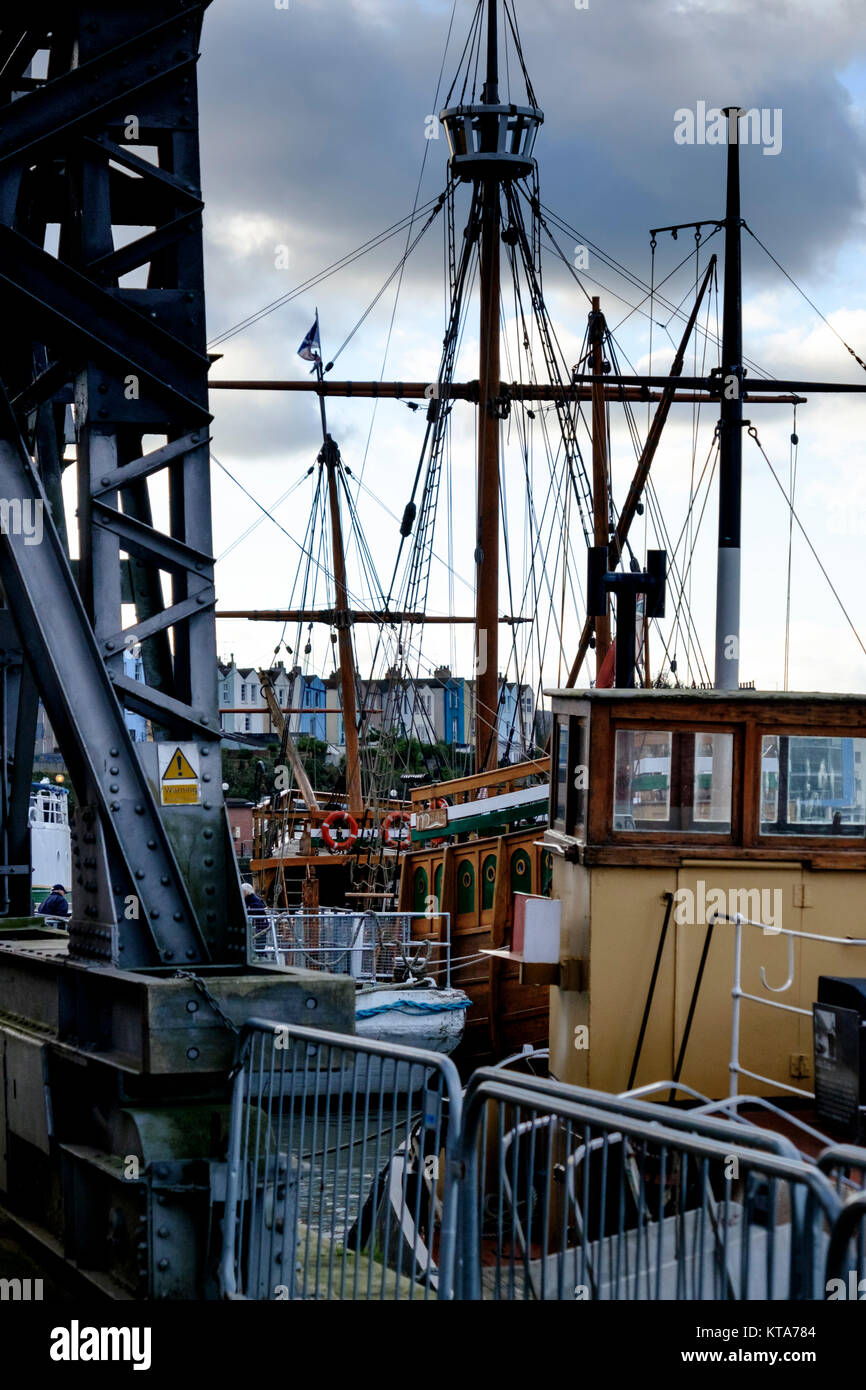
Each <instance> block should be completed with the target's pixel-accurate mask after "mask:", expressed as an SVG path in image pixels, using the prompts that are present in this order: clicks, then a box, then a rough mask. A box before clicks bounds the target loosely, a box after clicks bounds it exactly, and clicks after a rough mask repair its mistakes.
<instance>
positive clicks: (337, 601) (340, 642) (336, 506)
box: [315, 357, 364, 816]
mask: <svg viewBox="0 0 866 1390" xmlns="http://www.w3.org/2000/svg"><path fill="white" fill-rule="evenodd" d="M315 368H316V376H317V377H318V380H319V384H320V385H321V383H322V381H323V379H324V370H323V367H322V359H321V357H319V358H318V359H317V361H316V363H315ZM319 408H320V411H321V415H322V452H321V453H320V454H319V461H320V463H322V464H323V465H324V467H325V468H326V469H327V470H328V506H329V508H330V513H331V554H332V557H333V565H334V610H335V612H334V618H335V623H336V628H337V651H338V653H339V658H340V690H341V694H342V706H343V710H342V713H343V730H344V733H345V738H346V803H347V805H348V807H349V813H350V815H352V816H360V815H362V814H363V811H364V794H363V788H362V785H361V755H360V750H359V747H358V703H357V700H356V698H355V652H354V647H353V645H352V614H351V609H350V608H349V586H348V582H347V579H346V550H345V546H344V544H343V523H342V519H341V516H340V490H339V483H340V479H339V476H338V474H339V469H340V467H341V464H340V451H339V449H338V447H337V445H336V443H335V441H334V440H333V439H332V438H331V435H330V433H329V431H328V417H327V413H326V411H325V398H324V396H322V395H320V396H319Z"/></svg>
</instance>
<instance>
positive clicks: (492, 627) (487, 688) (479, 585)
mask: <svg viewBox="0 0 866 1390" xmlns="http://www.w3.org/2000/svg"><path fill="white" fill-rule="evenodd" d="M481 101H482V104H483V105H485V106H496V105H498V103H499V49H498V14H497V0H488V5H487V80H486V82H485V84H484V90H483V92H482V95H481ZM498 129H499V127H498V116H494V115H491V117H490V120H489V122H486V121H485V128H484V130H483V131H482V149H484V150H486V151H490V152H494V151H496V149H497V147H498ZM494 171H495V172H494ZM500 177H501V175H500V172H499V170H498V168H497V166H496V165H495V164H493V166H492V168H491V172H490V173H489V174H488V175H486V176H482V177H481V178H480V180H479V182H480V192H481V275H480V281H481V324H480V337H481V351H480V360H479V366H478V384H479V390H478V527H477V540H476V551H475V617H476V634H475V644H476V681H475V768H476V771H477V772H485V771H486V770H487V769H488V768H495V767H496V766H497V765H498V762H499V738H498V723H499V720H498V708H499V419H498V414H497V407H496V402H497V399H498V397H499V394H500V363H499V346H500V345H499V287H500V226H499V218H500V211H499V206H500V204H499V185H500Z"/></svg>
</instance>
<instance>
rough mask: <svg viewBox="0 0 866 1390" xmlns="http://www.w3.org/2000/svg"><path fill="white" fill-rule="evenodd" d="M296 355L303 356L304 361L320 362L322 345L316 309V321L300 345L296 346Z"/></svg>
mask: <svg viewBox="0 0 866 1390" xmlns="http://www.w3.org/2000/svg"><path fill="white" fill-rule="evenodd" d="M298 356H299V357H303V359H304V361H305V362H321V360H322V345H321V343H320V342H319V311H318V309H317V310H316V321H315V323H314V324H313V326H312V328H311V329H310V331H309V333H308V334H307V336H306V338H305V339H304V341H303V342H302V343H301V346H300V347H299V348H298Z"/></svg>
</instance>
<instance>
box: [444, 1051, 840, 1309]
mask: <svg viewBox="0 0 866 1390" xmlns="http://www.w3.org/2000/svg"><path fill="white" fill-rule="evenodd" d="M525 1080H526V1084H525V1085H515V1084H514V1082H513V1079H511V1078H509V1080H508V1081H505V1080H503V1079H502V1077H501V1074H499V1075H497V1074H495V1073H494V1074H492V1075H488V1076H485V1077H482V1078H476V1080H475V1081H474V1083H473V1084H472V1085H471V1087H470V1089H469V1091H468V1093H467V1096H466V1099H465V1104H464V1114H463V1147H462V1160H463V1165H464V1170H465V1177H464V1180H463V1182H462V1183H461V1209H460V1257H459V1282H458V1287H459V1294H460V1297H462V1298H466V1299H472V1300H480V1299H541V1300H546V1299H566V1300H573V1299H652V1300H659V1299H679V1300H687V1299H722V1300H727V1299H773V1298H782V1299H812V1298H822V1297H823V1296H824V1289H823V1266H824V1258H825V1255H826V1248H827V1244H828V1241H829V1235H830V1231H831V1229H832V1227H833V1224H834V1222H835V1220H836V1218H837V1216H838V1213H839V1210H840V1203H839V1199H838V1197H837V1196H836V1194H835V1192H834V1190H833V1186H832V1184H831V1183H830V1182H829V1181H828V1179H827V1178H826V1177H824V1175H823V1174H821V1173H819V1172H818V1171H817V1170H816V1169H815V1168H814V1167H809V1166H808V1165H806V1164H804V1163H802V1162H801V1161H800V1160H799V1159H796V1158H793V1157H789V1156H787V1154H786V1153H784V1152H780V1151H778V1149H779V1146H778V1144H777V1142H776V1141H777V1140H778V1138H779V1136H773V1137H772V1138H770V1137H761V1138H760V1139H756V1138H755V1132H754V1131H752V1130H748V1131H747V1130H746V1129H745V1127H741V1126H739V1125H738V1124H736V1123H731V1122H728V1121H722V1120H718V1119H714V1118H710V1117H706V1116H704V1117H700V1118H699V1119H698V1120H697V1121H696V1122H692V1121H691V1120H690V1118H689V1116H687V1115H685V1116H682V1115H681V1116H679V1118H678V1120H677V1121H676V1125H675V1123H674V1118H673V1116H672V1115H671V1113H670V1112H669V1111H665V1110H662V1109H661V1107H654V1106H649V1105H646V1104H645V1103H642V1102H623V1101H621V1100H619V1099H618V1098H615V1097H602V1096H598V1095H596V1094H595V1093H589V1092H584V1093H583V1094H582V1095H580V1094H578V1095H577V1097H576V1098H566V1096H565V1091H566V1090H567V1091H569V1092H570V1090H571V1088H564V1089H563V1090H557V1088H556V1083H553V1085H552V1086H549V1087H546V1088H543V1089H539V1088H538V1087H537V1085H536V1084H535V1083H533V1082H532V1080H531V1078H530V1079H525ZM647 1112H651V1113H650V1114H648V1113H647ZM669 1121H670V1123H668V1122H669ZM783 1142H787V1141H783ZM773 1149H776V1150H777V1151H776V1152H774V1151H773Z"/></svg>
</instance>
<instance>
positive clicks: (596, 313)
mask: <svg viewBox="0 0 866 1390" xmlns="http://www.w3.org/2000/svg"><path fill="white" fill-rule="evenodd" d="M604 330H605V321H604V314H603V313H602V312H601V301H600V300H599V298H598V295H593V299H592V312H591V314H590V316H589V336H590V344H591V348H592V372H593V376H594V377H595V378H596V379H595V380H594V381H593V383H592V508H593V523H594V544H595V545H607V544H608V541H609V540H610V514H609V511H608V502H607V498H608V491H609V488H608V472H607V409H606V401H605V390H604V382H603V381H602V372H603V352H602V347H603V339H604ZM609 649H610V601H609V600H608V605H607V613H606V614H604V616H603V617H599V618H596V619H595V674H596V679H598V675H599V672H600V671H601V668H602V664H603V662H604V658H605V657H606V656H607V653H608V650H609Z"/></svg>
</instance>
